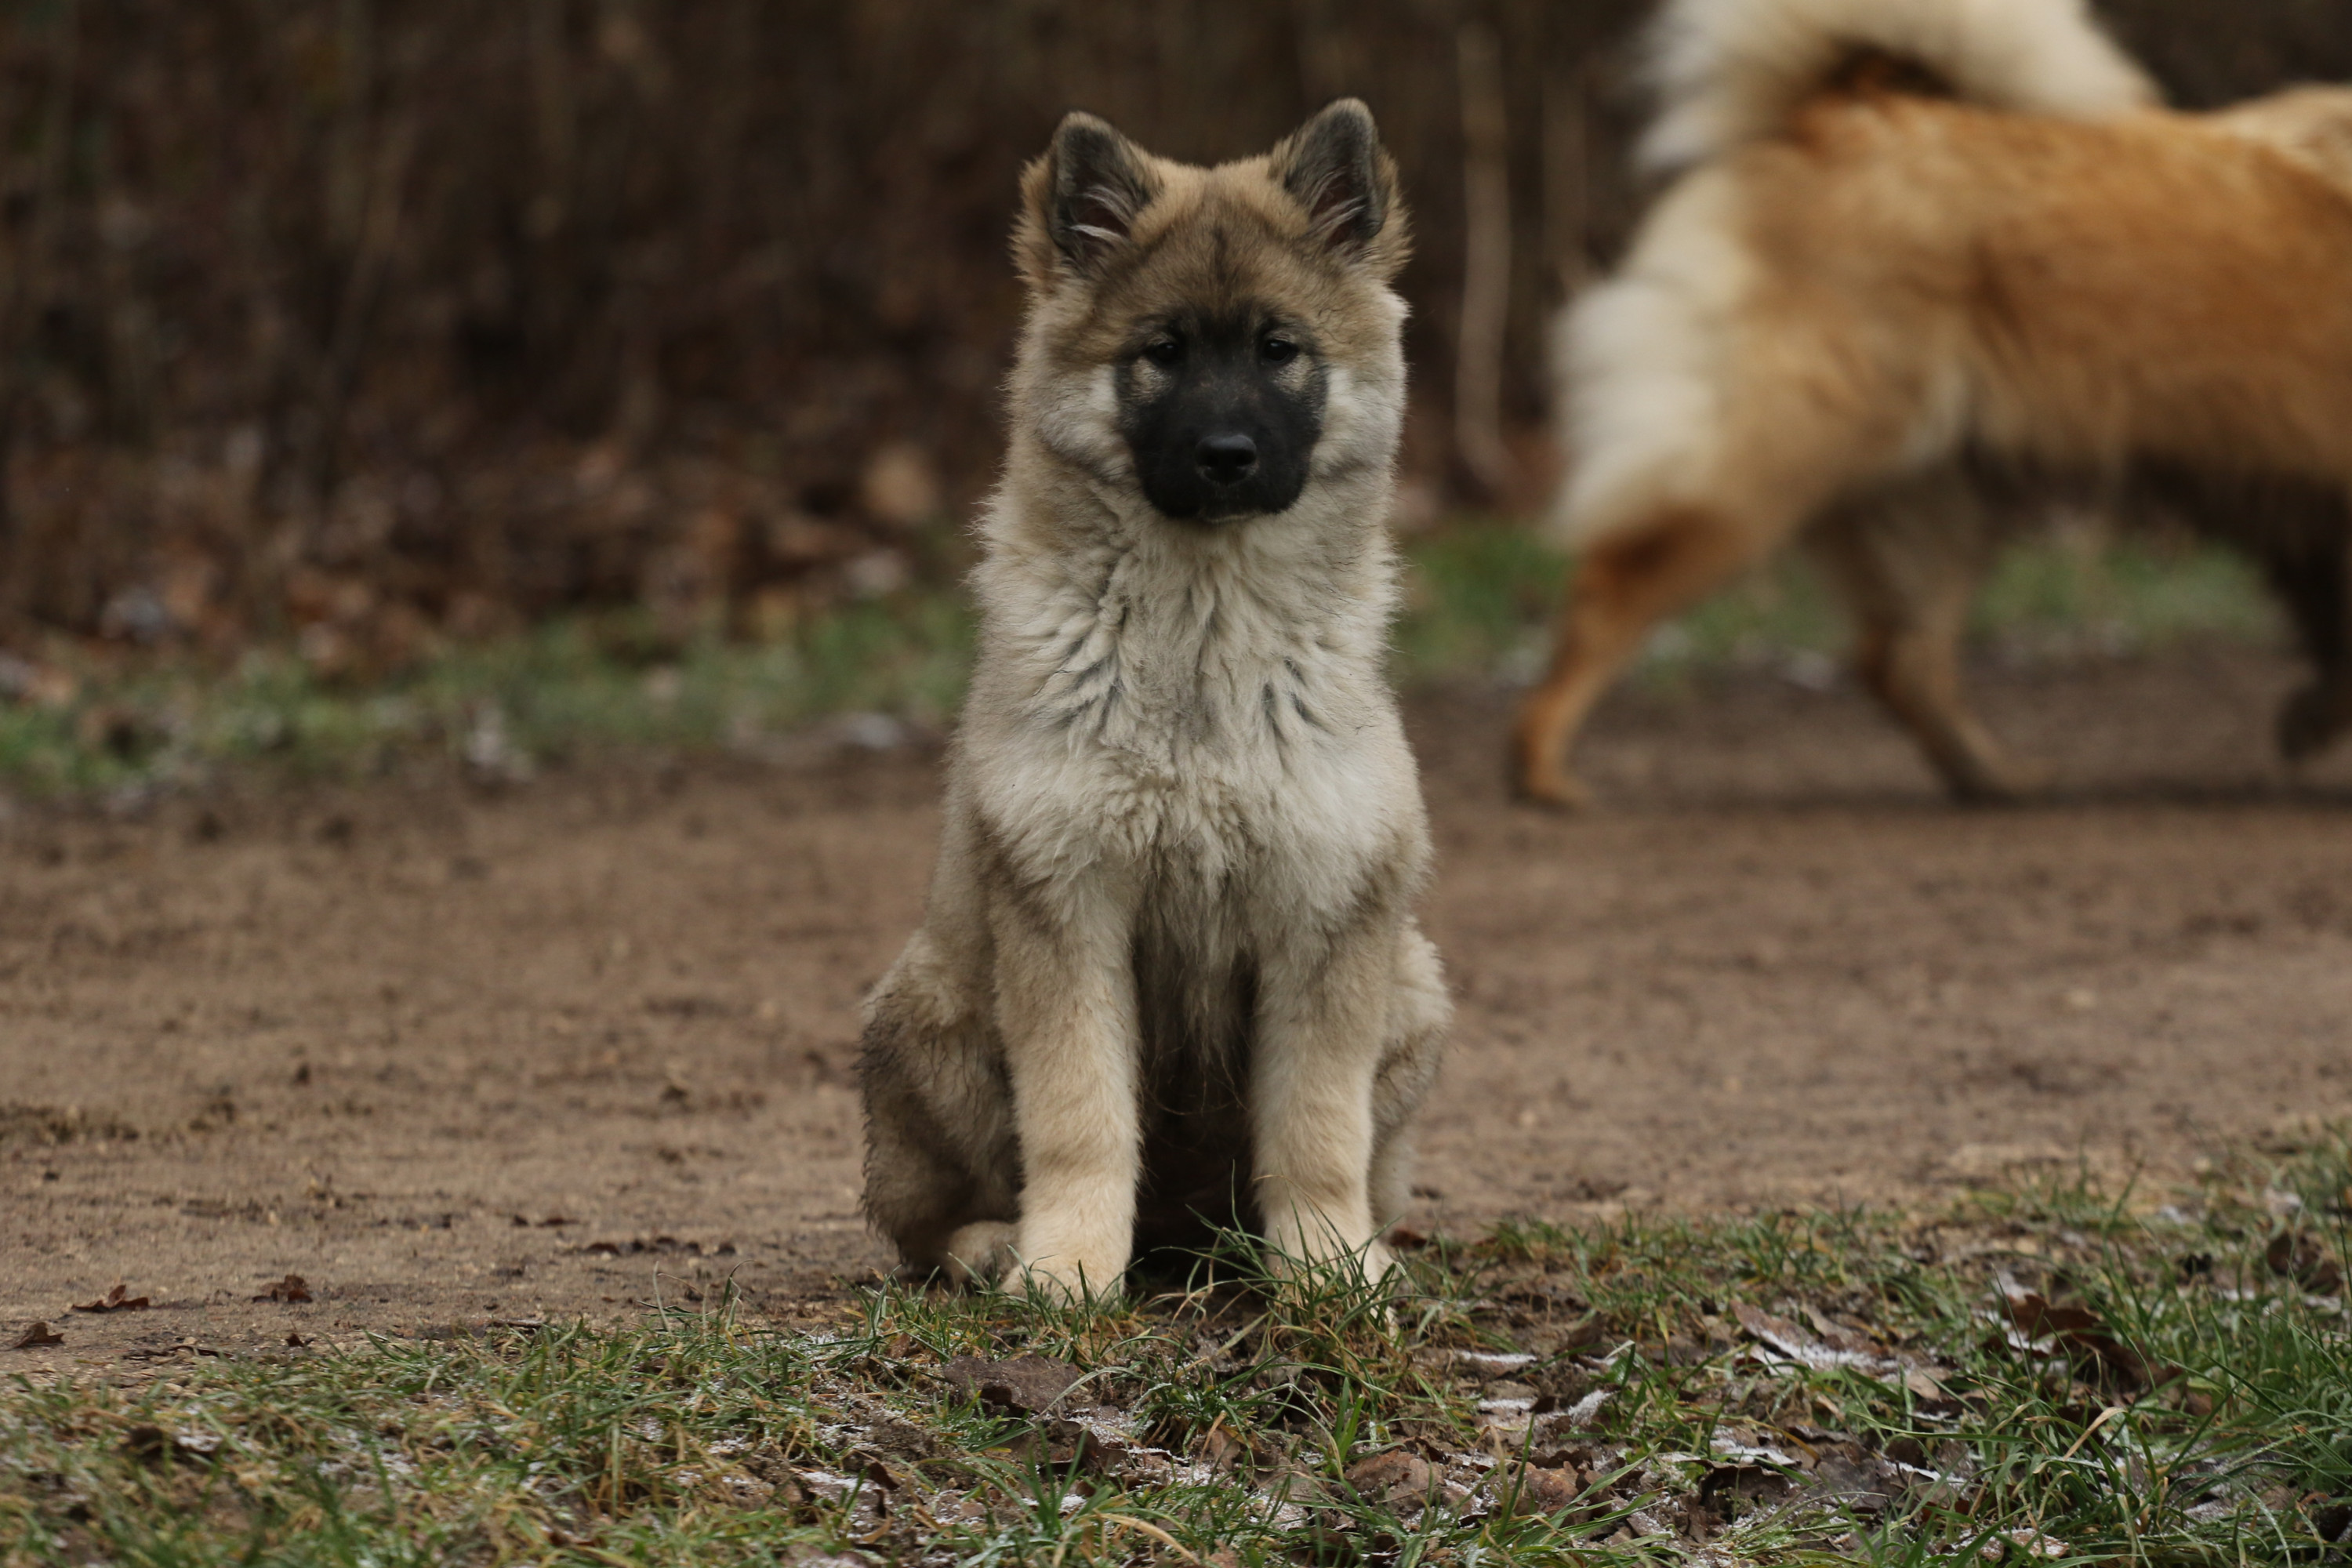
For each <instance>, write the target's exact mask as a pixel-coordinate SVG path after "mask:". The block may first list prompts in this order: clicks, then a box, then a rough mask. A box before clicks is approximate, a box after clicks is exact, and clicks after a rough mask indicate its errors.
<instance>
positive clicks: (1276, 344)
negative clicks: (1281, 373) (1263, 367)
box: [1257, 338, 1298, 364]
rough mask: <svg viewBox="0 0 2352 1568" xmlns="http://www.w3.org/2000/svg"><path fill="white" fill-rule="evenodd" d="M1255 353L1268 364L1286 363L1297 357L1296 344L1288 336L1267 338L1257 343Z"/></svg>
mask: <svg viewBox="0 0 2352 1568" xmlns="http://www.w3.org/2000/svg"><path fill="white" fill-rule="evenodd" d="M1257 355H1258V358H1260V359H1262V360H1264V361H1265V363H1268V364H1288V363H1290V362H1291V361H1292V360H1295V359H1297V357H1298V345H1297V343H1294V342H1291V341H1290V340H1289V339H1288V338H1267V339H1265V341H1263V342H1260V343H1259V344H1258V345H1257Z"/></svg>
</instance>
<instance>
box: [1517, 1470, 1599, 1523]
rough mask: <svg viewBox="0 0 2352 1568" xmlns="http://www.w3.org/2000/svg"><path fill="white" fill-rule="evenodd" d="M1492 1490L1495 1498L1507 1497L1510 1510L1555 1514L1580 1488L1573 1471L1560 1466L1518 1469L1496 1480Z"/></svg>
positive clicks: (1575, 1497)
mask: <svg viewBox="0 0 2352 1568" xmlns="http://www.w3.org/2000/svg"><path fill="white" fill-rule="evenodd" d="M1514 1488H1516V1493H1515V1492H1514ZM1495 1490H1496V1497H1497V1499H1498V1500H1507V1502H1508V1504H1509V1511H1511V1512H1512V1513H1515V1514H1530V1513H1559V1512H1562V1511H1564V1510H1567V1509H1568V1508H1570V1507H1571V1506H1573V1505H1574V1503H1575V1501H1576V1500H1577V1499H1578V1498H1579V1497H1580V1496H1581V1495H1582V1494H1583V1491H1584V1487H1583V1483H1582V1482H1581V1481H1580V1480H1579V1479H1578V1478H1577V1474H1576V1472H1575V1471H1574V1470H1572V1469H1570V1468H1568V1467H1567V1466H1565V1465H1563V1466H1561V1467H1560V1468H1558V1469H1549V1470H1547V1469H1534V1468H1530V1469H1527V1470H1522V1471H1520V1472H1519V1473H1518V1474H1517V1475H1516V1476H1513V1477H1511V1478H1509V1479H1507V1480H1502V1481H1498V1482H1496V1483H1495Z"/></svg>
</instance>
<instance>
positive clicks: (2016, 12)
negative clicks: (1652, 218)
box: [1642, 0, 2158, 172]
mask: <svg viewBox="0 0 2352 1568" xmlns="http://www.w3.org/2000/svg"><path fill="white" fill-rule="evenodd" d="M1650 59H1651V76H1652V79H1654V81H1655V82H1656V84H1657V87H1658V89H1659V93H1660V97H1661V98H1662V99H1663V100H1664V103H1663V108H1662V110H1661V111H1660V114H1659V116H1658V120H1657V121H1656V123H1655V124H1654V125H1653V126H1652V127H1651V129H1650V132H1649V134H1648V136H1647V137H1646V138H1645V139H1644V140H1643V144H1642V161H1643V163H1644V164H1645V165H1647V166H1648V167H1650V168H1652V169H1654V170H1656V171H1660V172H1668V171H1673V170H1676V169H1681V168H1685V167H1687V166H1689V165H1691V164H1693V163H1703V162H1705V161H1706V160H1707V159H1710V158H1715V157H1719V156H1721V155H1722V154H1724V153H1728V152H1730V151H1731V150H1733V149H1734V148H1737V147H1739V146H1741V145H1744V144H1746V143H1748V142H1757V141H1761V140H1763V139H1765V138H1767V137H1770V136H1773V135H1777V134H1779V133H1780V132H1781V131H1782V130H1784V129H1785V128H1786V127H1787V126H1788V125H1789V124H1790V121H1792V120H1793V119H1794V118H1795V116H1796V115H1797V113H1798V112H1799V111H1800V110H1801V109H1803V107H1804V106H1805V105H1806V104H1807V103H1808V102H1810V101H1811V100H1813V99H1815V98H1818V97H1822V96H1824V95H1829V94H1836V93H1853V92H1866V91H1873V90H1876V91H1895V92H1904V91H1908V92H1914V93H1922V94H1931V95H1934V96H1937V97H1945V98H1957V99H1959V100H1964V101H1967V102H1970V103H1979V104H1983V105H1985V106H1987V107H1989V108H1995V109H2006V110H2017V111H2020V112H2023V113H2032V114H2052V115H2059V116H2063V117H2065V118H2068V119H2074V120H2097V119H2104V118H2105V117H2107V116H2110V115H2116V114H2122V113H2125V112H2127V111H2128V110H2134V109H2140V108H2145V107H2147V106H2149V105H2152V104H2154V103H2156V102H2157V101H2158V93H2157V89H2156V87H2155V85H2154V84H2153V83H2152V82H2150V81H2149V79H2148V78H2147V75H2146V74H2145V73H2144V72H2142V71H2141V70H2140V68H2138V67H2137V65H2135V64H2133V63H2132V61H2131V59H2130V58H2128V57H2126V55H2125V54H2124V52H2123V51H2122V50H2121V49H2120V48H2118V47H2116V45H2115V44H2114V43H2113V42H2112V41H2111V40H2110V39H2109V38H2108V37H2106V35H2105V34H2104V33H2102V32H2101V31H2099V28H2098V26H2097V25H2096V24H2095V22H2093V21H2092V19H2091V17H2090V15H2089V12H2088V10H2087V9H2086V7H2085V4H2084V0H1666V5H1665V8H1664V11H1663V12H1661V13H1660V15H1659V17H1658V21H1657V26H1656V29H1655V31H1654V34H1653V36H1652V40H1651V56H1650Z"/></svg>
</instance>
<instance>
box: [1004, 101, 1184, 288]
mask: <svg viewBox="0 0 2352 1568" xmlns="http://www.w3.org/2000/svg"><path fill="white" fill-rule="evenodd" d="M1159 188H1160V187H1159V182H1158V181H1157V180H1155V179H1154V178H1153V177H1152V174H1151V170H1150V162H1149V160H1148V159H1147V158H1146V157H1145V155H1144V153H1143V150H1142V149H1141V148H1139V147H1138V146H1136V144H1135V143H1134V142H1129V140H1128V139H1127V138H1126V137H1124V136H1121V135H1120V134H1119V133H1118V132H1116V131H1114V130H1112V129H1111V128H1110V126H1109V125H1108V124H1107V123H1105V122H1104V121H1100V120H1097V119H1096V118H1095V117H1094V116H1093V115H1091V114H1067V115H1065V116H1063V117H1062V123H1061V124H1060V125H1059V126H1057V127H1056V128H1055V132H1054V144H1053V145H1052V146H1051V147H1049V148H1047V149H1046V150H1045V156H1044V157H1042V158H1040V159H1038V160H1037V161H1036V162H1035V163H1032V164H1030V165H1029V167H1028V169H1027V170H1026V171H1024V173H1023V174H1022V176H1021V195H1022V208H1023V210H1022V215H1021V231H1020V234H1019V237H1018V238H1017V239H1016V241H1015V247H1016V248H1017V249H1018V251H1019V253H1020V260H1021V270H1022V272H1023V273H1024V274H1025V275H1026V276H1027V278H1028V279H1029V281H1030V282H1031V283H1032V284H1033V285H1037V286H1041V287H1042V286H1043V285H1045V284H1046V283H1048V282H1050V281H1051V280H1052V278H1053V276H1054V274H1055V271H1056V270H1057V269H1066V270H1067V271H1070V272H1073V273H1076V274H1077V275H1078V276H1080V277H1087V276H1091V275H1093V274H1095V273H1097V272H1099V271H1100V270H1101V268H1102V267H1103V265H1104V263H1106V262H1107V261H1108V259H1109V258H1111V257H1112V256H1114V255H1115V254H1117V253H1118V250H1119V249H1120V248H1121V247H1124V246H1125V245H1126V244H1127V243H1128V241H1129V239H1130V238H1131V237H1133V235H1134V233H1135V220H1136V219H1137V218H1138V217H1139V216H1142V214H1143V209H1144V208H1145V207H1147V206H1150V205H1151V198H1152V197H1153V196H1155V195H1158V194H1159Z"/></svg>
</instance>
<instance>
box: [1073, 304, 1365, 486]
mask: <svg viewBox="0 0 2352 1568" xmlns="http://www.w3.org/2000/svg"><path fill="white" fill-rule="evenodd" d="M1117 375H1118V428H1119V434H1120V435H1121V436H1122V437H1125V438H1126V441H1127V445H1128V449H1129V452H1130V453H1132V454H1133V456H1134V458H1135V472H1136V479H1137V480H1138V481H1139V483H1140V484H1141V486H1142V488H1143V494H1144V499H1145V500H1149V501H1150V503H1151V506H1152V508H1153V510H1156V511H1158V512H1160V514H1161V515H1163V516H1166V517H1170V518H1173V519H1175V520H1176V521H1180V522H1196V523H1222V522H1231V521H1238V520H1240V519H1243V518H1249V517H1264V516H1268V515H1271V514H1273V513H1276V512H1282V511H1287V510H1289V509H1290V507H1291V506H1292V504H1293V503H1295V502H1296V501H1297V500H1298V497H1299V493H1300V492H1301V491H1302V490H1304V489H1306V488H1307V472H1308V468H1309V465H1310V463H1311V461H1312V459H1313V458H1314V453H1315V444H1316V442H1317V441H1318V439H1319V438H1320V437H1321V436H1322V433H1323V399H1324V390H1325V376H1324V370H1323V366H1322V363H1321V362H1320V361H1319V360H1318V357H1317V355H1316V353H1315V348H1314V345H1313V343H1312V342H1310V341H1309V339H1308V338H1307V334H1306V333H1305V332H1304V331H1301V330H1299V329H1298V328H1297V327H1295V326H1291V325H1288V324H1286V323H1285V322H1283V321H1280V320H1279V319H1278V318H1276V317H1275V316H1274V315H1272V314H1271V313H1270V312H1268V311H1266V310H1263V309H1260V308H1257V307H1253V306H1244V307H1242V308H1239V309H1236V310H1230V311H1225V312H1222V313H1220V314H1218V315H1216V316H1185V315H1179V316H1176V317H1172V318H1171V319H1169V320H1166V321H1158V322H1154V323H1152V324H1151V325H1150V327H1149V328H1148V329H1147V330H1146V331H1144V332H1143V334H1142V335H1141V341H1140V342H1139V343H1138V344H1137V346H1136V348H1135V349H1134V351H1133V352H1132V353H1129V355H1127V356H1126V357H1125V358H1124V359H1122V360H1121V361H1120V362H1119V363H1118V367H1117Z"/></svg>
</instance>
